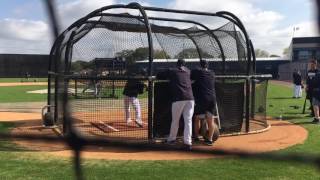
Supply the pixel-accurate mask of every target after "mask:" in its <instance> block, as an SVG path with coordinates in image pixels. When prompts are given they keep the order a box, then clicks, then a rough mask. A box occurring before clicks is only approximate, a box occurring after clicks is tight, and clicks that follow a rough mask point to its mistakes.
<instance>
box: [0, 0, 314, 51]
mask: <svg viewBox="0 0 320 180" xmlns="http://www.w3.org/2000/svg"><path fill="white" fill-rule="evenodd" d="M129 2H130V1H127V0H56V1H55V4H56V9H57V13H58V19H59V23H60V26H61V31H62V30H64V29H65V28H67V27H68V26H69V25H70V24H72V22H74V21H76V20H77V19H79V18H81V17H83V16H85V15H86V14H88V13H90V12H91V11H93V10H95V9H97V8H100V7H102V6H107V5H111V4H127V3H129ZM138 2H139V3H141V4H143V5H147V6H157V7H164V8H173V9H186V10H195V11H207V12H217V11H224V10H226V11H230V12H232V13H234V14H235V15H237V16H238V17H239V18H240V20H241V21H242V22H243V24H244V25H245V27H246V29H247V31H248V33H249V36H250V38H251V39H252V42H253V44H254V46H255V48H259V49H263V50H266V51H268V52H269V53H270V54H276V55H280V56H281V55H282V52H283V49H284V48H286V47H288V46H289V45H290V42H291V39H292V37H293V36H294V37H310V36H317V32H318V31H317V29H316V20H315V0H225V1H221V0H170V1H169V0H138ZM0 10H1V11H0V27H1V29H0V53H6V54H14V53H18V54H48V53H49V52H50V48H51V46H52V44H53V41H54V39H53V37H52V32H51V27H50V24H49V22H48V16H47V13H46V9H45V6H44V3H43V1H42V0H0ZM152 15H153V16H154V15H156V16H164V14H162V13H153V14H152ZM175 18H184V19H196V20H199V21H200V22H202V23H205V24H206V25H208V26H209V27H211V28H215V27H216V24H215V22H214V21H213V20H212V19H208V18H202V19H201V18H199V17H194V16H188V15H184V16H182V15H178V16H176V17H175ZM294 27H298V28H296V29H299V30H296V31H294V30H293V29H294Z"/></svg>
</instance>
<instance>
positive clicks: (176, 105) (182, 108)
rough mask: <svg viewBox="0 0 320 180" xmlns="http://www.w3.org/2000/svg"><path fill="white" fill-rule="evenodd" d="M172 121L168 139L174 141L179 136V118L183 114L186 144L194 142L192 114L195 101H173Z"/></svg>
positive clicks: (184, 140)
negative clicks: (192, 137)
mask: <svg viewBox="0 0 320 180" xmlns="http://www.w3.org/2000/svg"><path fill="white" fill-rule="evenodd" d="M171 108H172V122H171V128H170V135H169V137H168V141H174V140H176V138H177V134H178V129H179V120H180V117H181V114H183V119H184V132H183V142H184V144H187V145H191V144H192V139H191V136H192V115H193V110H194V101H193V100H188V101H176V102H173V103H172V107H171Z"/></svg>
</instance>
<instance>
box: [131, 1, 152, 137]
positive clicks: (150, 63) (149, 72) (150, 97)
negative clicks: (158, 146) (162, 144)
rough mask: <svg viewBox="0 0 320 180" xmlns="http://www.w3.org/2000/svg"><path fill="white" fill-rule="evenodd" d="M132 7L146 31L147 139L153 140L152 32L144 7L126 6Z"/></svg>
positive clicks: (134, 4) (137, 4)
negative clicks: (138, 13) (142, 21)
mask: <svg viewBox="0 0 320 180" xmlns="http://www.w3.org/2000/svg"><path fill="white" fill-rule="evenodd" d="M130 7H133V8H137V9H138V10H139V11H140V13H141V14H142V17H143V20H144V24H145V26H146V30H147V36H148V45H149V66H148V76H149V78H148V87H149V88H148V139H149V140H152V139H153V79H152V78H151V77H152V74H153V66H152V63H153V41H152V30H151V26H150V23H149V19H148V15H147V14H146V12H145V10H144V7H143V6H141V5H140V4H139V3H135V2H133V3H130V4H128V8H130Z"/></svg>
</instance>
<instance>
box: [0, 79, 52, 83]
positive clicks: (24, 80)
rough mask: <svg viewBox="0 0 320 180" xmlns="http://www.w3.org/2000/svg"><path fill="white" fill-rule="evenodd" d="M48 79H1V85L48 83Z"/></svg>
mask: <svg viewBox="0 0 320 180" xmlns="http://www.w3.org/2000/svg"><path fill="white" fill-rule="evenodd" d="M47 81H48V79H47V78H29V79H26V78H0V83H8V82H47Z"/></svg>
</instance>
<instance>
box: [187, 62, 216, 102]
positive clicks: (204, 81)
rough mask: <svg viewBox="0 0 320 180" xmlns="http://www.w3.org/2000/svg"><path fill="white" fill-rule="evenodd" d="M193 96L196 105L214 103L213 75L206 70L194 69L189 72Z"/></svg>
mask: <svg viewBox="0 0 320 180" xmlns="http://www.w3.org/2000/svg"><path fill="white" fill-rule="evenodd" d="M191 79H192V80H194V83H193V85H192V86H193V95H194V98H195V102H196V104H207V103H208V102H214V103H215V101H216V96H215V94H216V93H215V84H214V81H215V78H214V73H213V72H212V71H211V70H207V69H200V68H199V69H195V70H193V71H192V72H191Z"/></svg>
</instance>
